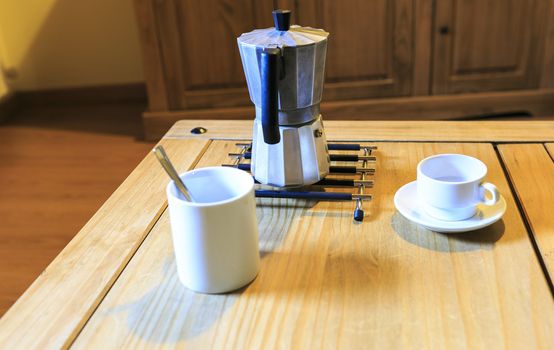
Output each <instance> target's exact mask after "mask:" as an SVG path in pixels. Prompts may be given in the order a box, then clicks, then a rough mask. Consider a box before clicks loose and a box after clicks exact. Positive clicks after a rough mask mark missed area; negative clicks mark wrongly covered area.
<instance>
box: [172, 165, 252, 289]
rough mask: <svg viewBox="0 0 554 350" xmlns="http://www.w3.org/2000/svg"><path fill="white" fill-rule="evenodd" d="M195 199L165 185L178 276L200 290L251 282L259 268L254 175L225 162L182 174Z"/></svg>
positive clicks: (231, 286)
mask: <svg viewBox="0 0 554 350" xmlns="http://www.w3.org/2000/svg"><path fill="white" fill-rule="evenodd" d="M181 179H182V180H183V182H184V183H185V185H186V186H187V188H188V189H189V192H190V194H191V196H192V198H193V199H194V200H195V202H187V201H186V200H184V198H183V197H182V195H181V194H180V193H179V191H178V189H177V187H176V186H175V183H174V182H173V181H171V182H170V183H169V184H168V185H167V189H166V192H167V198H168V203H169V216H170V221H171V231H172V236H173V246H174V249H175V257H176V262H177V272H178V274H179V279H180V280H181V282H182V283H183V284H184V285H185V287H187V288H189V289H191V290H193V291H196V292H201V293H224V292H229V291H232V290H235V289H238V288H240V287H243V286H245V285H246V284H248V283H249V282H251V281H252V280H253V279H254V278H255V277H256V275H257V274H258V270H259V267H260V254H259V248H258V223H257V220H256V202H255V199H254V180H253V179H252V176H250V175H249V174H248V173H246V172H244V171H242V170H238V169H234V168H229V167H209V168H200V169H195V170H191V171H189V172H186V173H184V174H182V175H181Z"/></svg>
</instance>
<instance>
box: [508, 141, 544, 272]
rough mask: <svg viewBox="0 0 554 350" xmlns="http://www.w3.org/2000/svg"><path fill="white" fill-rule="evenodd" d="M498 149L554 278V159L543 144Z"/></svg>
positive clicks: (518, 145)
mask: <svg viewBox="0 0 554 350" xmlns="http://www.w3.org/2000/svg"><path fill="white" fill-rule="evenodd" d="M498 150H499V151H500V154H501V155H502V161H503V162H504V164H505V165H506V169H507V170H508V174H509V175H510V179H511V181H512V184H513V185H514V188H515V191H516V193H517V196H518V198H519V202H520V203H521V206H522V208H523V212H524V215H525V217H526V218H527V222H528V223H529V225H530V226H531V230H532V231H533V232H532V233H533V236H534V237H535V241H536V242H537V246H538V248H539V250H540V253H541V256H542V258H543V260H544V263H545V265H546V267H547V269H548V272H549V275H550V276H551V277H554V215H552V213H553V209H554V205H553V201H554V161H553V160H552V158H551V156H550V154H548V152H547V150H546V149H545V148H544V146H543V145H542V144H517V145H499V146H498Z"/></svg>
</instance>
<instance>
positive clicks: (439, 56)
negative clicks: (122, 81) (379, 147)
mask: <svg viewBox="0 0 554 350" xmlns="http://www.w3.org/2000/svg"><path fill="white" fill-rule="evenodd" d="M553 1H554V0H529V1H520V0H463V1H462V0H441V1H436V0H341V1H335V0H302V1H294V0H273V1H271V0H233V1H231V0H203V1H194V0H134V2H135V8H136V12H137V18H138V23H139V30H140V36H141V40H142V43H143V56H144V57H143V60H144V66H145V77H146V82H147V88H148V96H149V110H148V111H147V112H146V113H145V114H144V117H145V126H146V128H147V130H146V131H147V136H150V137H155V136H159V134H160V133H163V131H164V130H165V129H166V128H167V127H169V126H170V125H171V124H172V123H173V122H174V121H175V120H178V119H183V118H203V119H206V118H252V116H253V107H252V103H251V102H250V99H249V96H248V91H247V89H246V83H245V79H244V73H243V69H242V64H241V61H240V55H239V53H238V49H237V44H236V38H237V37H238V36H240V34H241V33H244V32H249V31H251V30H253V29H255V28H267V27H271V26H272V25H273V23H272V18H271V11H272V9H273V8H277V7H279V8H288V9H291V10H292V12H293V23H299V24H301V25H303V26H312V27H316V28H323V29H325V30H327V31H328V32H330V33H331V34H330V36H329V46H328V53H327V64H326V82H325V89H324V95H323V101H324V102H323V103H322V111H323V113H324V116H325V118H327V119H333V118H350V119H365V118H379V119H388V118H392V119H403V118H416V119H422V118H423V119H429V118H431V119H445V118H452V117H456V118H459V117H464V116H467V115H479V114H482V113H503V112H510V111H511V110H513V109H514V108H515V109H517V110H518V111H529V112H530V113H534V114H537V113H545V111H546V112H548V113H554V106H553V105H552V103H551V102H548V101H551V99H550V98H551V97H552V98H554V92H552V90H551V89H546V90H545V89H539V88H541V87H553V85H554V69H553V68H552V67H550V66H551V65H552V64H554V57H553V55H554V54H553V53H552V51H554V28H553V27H554V24H552V23H550V22H553V21H552V20H551V19H552V17H554V16H553V13H554V9H553V5H552V2H553ZM549 19H550V20H549ZM506 90H514V91H522V93H523V94H518V93H516V92H510V93H508V94H507V95H494V96H492V97H491V98H484V95H478V94H475V93H476V92H479V93H487V92H488V93H493V94H499V93H501V91H506ZM523 90H524V91H523ZM530 91H531V92H530ZM454 94H456V95H454ZM460 94H461V95H460ZM514 94H515V95H514ZM439 95H440V96H439ZM445 96H452V98H451V99H445ZM506 101H508V102H510V103H506ZM518 103H519V104H518ZM514 105H515V107H514ZM437 106H440V107H437ZM149 129H150V130H149Z"/></svg>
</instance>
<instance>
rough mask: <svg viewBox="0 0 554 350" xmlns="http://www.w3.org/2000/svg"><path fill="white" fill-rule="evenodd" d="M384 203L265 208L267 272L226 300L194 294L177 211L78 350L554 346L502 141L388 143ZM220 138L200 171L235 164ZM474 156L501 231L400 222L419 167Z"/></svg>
mask: <svg viewBox="0 0 554 350" xmlns="http://www.w3.org/2000/svg"><path fill="white" fill-rule="evenodd" d="M378 145H379V150H378V151H377V156H378V158H377V159H378V161H377V164H376V168H377V172H376V175H375V187H374V188H373V189H372V190H371V192H373V194H374V196H375V197H374V200H373V201H372V202H370V203H367V204H366V206H365V209H366V219H365V221H364V222H363V223H361V224H354V223H353V221H352V209H353V205H354V203H352V202H319V203H313V202H303V201H294V200H278V199H269V200H260V199H258V208H257V214H258V222H259V226H260V228H261V229H260V235H261V236H260V245H261V251H262V266H261V270H260V274H259V275H258V277H257V278H256V279H255V280H254V282H253V283H252V284H250V285H249V286H247V287H246V288H244V289H242V290H239V291H237V292H234V293H230V294H225V295H204V294H196V293H193V292H191V291H188V290H187V289H185V288H184V287H183V286H182V285H181V284H180V282H179V280H178V278H177V274H176V270H175V261H174V258H173V249H172V243H171V238H170V228H169V221H168V216H167V212H165V213H164V214H163V215H162V217H161V218H160V220H159V221H158V222H157V223H156V225H155V226H154V227H153V228H152V232H151V233H150V234H149V235H148V237H147V238H146V240H145V241H144V243H143V244H142V246H141V247H140V248H139V250H138V251H137V253H136V254H135V256H134V257H133V259H132V260H131V261H130V262H129V264H128V266H127V268H126V269H125V270H124V271H123V273H122V274H121V277H120V278H119V279H118V280H117V281H116V283H115V284H114V286H113V287H112V289H111V290H110V291H109V293H108V294H107V295H106V298H105V299H104V300H103V301H102V303H101V304H100V305H99V307H98V309H97V310H96V312H95V313H94V314H93V315H92V317H91V319H90V320H89V322H88V323H87V324H86V326H85V327H84V329H83V330H82V332H81V333H80V334H79V336H78V337H77V338H76V340H75V342H74V344H73V346H74V347H75V348H84V347H87V348H102V349H109V348H113V349H119V348H125V347H126V348H139V347H160V346H166V347H186V348H189V347H190V348H200V349H205V348H266V347H267V348H291V347H295V348H337V347H343V348H355V347H364V348H404V347H411V348H505V347H513V348H536V347H542V348H547V347H548V346H549V345H551V344H554V333H553V332H552V329H554V312H553V311H554V305H553V300H552V295H551V293H550V290H549V288H548V285H547V283H546V280H545V277H544V275H543V272H542V270H541V267H540V265H539V262H538V260H537V257H536V255H535V253H534V250H533V248H532V245H531V243H530V241H529V237H528V235H527V232H526V229H525V227H524V224H523V222H522V220H521V216H520V214H519V213H518V209H517V206H516V204H515V202H514V199H513V197H512V195H511V192H510V189H509V185H508V183H507V181H506V178H505V177H504V174H503V171H502V168H501V165H500V163H499V160H498V158H497V156H496V153H495V151H494V149H493V146H492V145H490V144H452V143H450V144H440V143H432V144H428V143H400V144H399V143H379V144H378ZM234 149H235V148H234V146H233V143H232V142H223V141H214V142H213V143H212V144H211V145H210V147H209V149H208V151H207V152H206V153H205V154H204V156H203V157H202V159H201V160H200V162H199V163H198V166H199V167H200V166H208V165H217V164H221V163H225V162H227V160H228V158H227V156H226V154H227V153H228V152H232V151H233V150H234ZM454 152H456V153H465V154H469V155H472V156H475V157H478V158H479V159H482V160H483V161H484V162H485V163H486V164H487V165H488V167H489V174H488V177H487V179H488V180H489V181H491V182H493V183H495V184H496V185H497V186H498V187H499V189H500V191H501V193H502V194H503V195H504V196H505V198H506V201H507V205H508V209H507V212H506V214H505V216H504V218H503V220H501V221H500V222H498V223H496V224H494V225H492V226H490V227H489V228H486V229H482V230H479V231H477V232H473V233H462V234H448V235H446V234H438V233H434V232H430V231H428V230H425V229H423V228H421V227H419V226H417V225H414V224H412V223H410V222H408V221H407V220H405V219H403V218H402V217H401V216H400V215H399V214H398V213H396V211H395V209H394V205H393V200H392V199H393V195H394V193H395V191H396V189H397V188H399V187H400V186H401V185H403V184H405V183H407V182H409V181H412V180H414V179H415V176H416V174H415V169H416V165H417V163H418V161H419V160H421V159H423V158H424V157H426V156H428V155H431V154H436V153H454Z"/></svg>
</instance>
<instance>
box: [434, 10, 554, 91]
mask: <svg viewBox="0 0 554 350" xmlns="http://www.w3.org/2000/svg"><path fill="white" fill-rule="evenodd" d="M547 5H548V4H547V2H546V1H541V0H527V1H521V0H463V1H461V0H441V1H437V2H436V19H435V31H434V38H435V40H434V43H435V46H434V56H433V58H434V62H433V73H434V74H433V84H432V92H433V93H434V94H448V93H459V92H481V91H498V90H513V89H528V88H536V87H537V86H538V84H539V78H540V76H539V74H540V71H541V62H542V56H541V54H542V53H543V46H544V40H545V35H546V30H545V27H546V22H547V20H548V19H550V20H552V18H550V17H549V14H548V12H547V10H548V6H547Z"/></svg>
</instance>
